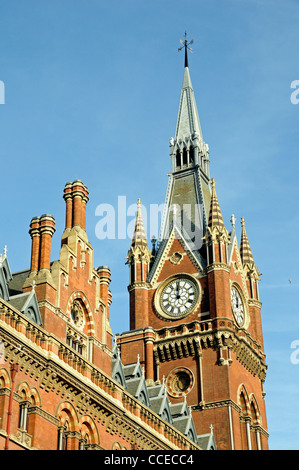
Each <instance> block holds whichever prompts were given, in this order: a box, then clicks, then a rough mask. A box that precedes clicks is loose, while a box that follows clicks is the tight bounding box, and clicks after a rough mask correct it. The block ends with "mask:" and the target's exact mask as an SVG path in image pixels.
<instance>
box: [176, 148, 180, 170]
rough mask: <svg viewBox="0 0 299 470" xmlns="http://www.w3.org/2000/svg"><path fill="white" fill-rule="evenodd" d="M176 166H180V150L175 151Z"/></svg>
mask: <svg viewBox="0 0 299 470" xmlns="http://www.w3.org/2000/svg"><path fill="white" fill-rule="evenodd" d="M176 167H177V168H181V152H180V151H179V150H177V151H176Z"/></svg>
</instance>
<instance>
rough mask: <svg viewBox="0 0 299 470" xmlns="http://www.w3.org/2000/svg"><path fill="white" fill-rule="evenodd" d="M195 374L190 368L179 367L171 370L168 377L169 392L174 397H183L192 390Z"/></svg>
mask: <svg viewBox="0 0 299 470" xmlns="http://www.w3.org/2000/svg"><path fill="white" fill-rule="evenodd" d="M193 384H194V376H193V374H192V372H191V370H189V369H185V368H183V367H179V368H177V369H174V370H173V371H171V372H170V373H169V374H168V376H167V378H166V387H167V390H168V393H169V394H170V395H171V396H173V397H182V396H184V395H186V394H187V393H189V392H190V390H191V389H192V387H193Z"/></svg>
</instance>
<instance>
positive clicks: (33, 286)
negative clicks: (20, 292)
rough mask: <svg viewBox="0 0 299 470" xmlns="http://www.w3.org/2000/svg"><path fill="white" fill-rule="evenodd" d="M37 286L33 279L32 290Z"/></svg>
mask: <svg viewBox="0 0 299 470" xmlns="http://www.w3.org/2000/svg"><path fill="white" fill-rule="evenodd" d="M35 286H36V284H35V281H34V280H33V281H32V290H35Z"/></svg>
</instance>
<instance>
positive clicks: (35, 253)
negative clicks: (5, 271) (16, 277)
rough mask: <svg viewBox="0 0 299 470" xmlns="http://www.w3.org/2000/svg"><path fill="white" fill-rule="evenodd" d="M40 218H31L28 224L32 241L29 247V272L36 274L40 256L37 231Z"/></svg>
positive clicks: (38, 233)
mask: <svg viewBox="0 0 299 470" xmlns="http://www.w3.org/2000/svg"><path fill="white" fill-rule="evenodd" d="M39 224H40V217H33V219H32V220H31V222H30V230H29V233H30V236H31V239H32V245H31V265H30V271H31V272H36V273H37V271H38V270H39V255H40V231H39Z"/></svg>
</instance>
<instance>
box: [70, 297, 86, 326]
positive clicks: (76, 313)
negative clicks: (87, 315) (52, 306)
mask: <svg viewBox="0 0 299 470" xmlns="http://www.w3.org/2000/svg"><path fill="white" fill-rule="evenodd" d="M71 320H72V323H73V324H74V325H75V326H76V327H77V328H80V327H82V326H83V322H84V314H83V309H82V307H81V305H80V302H79V301H78V300H74V302H73V305H72V308H71Z"/></svg>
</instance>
